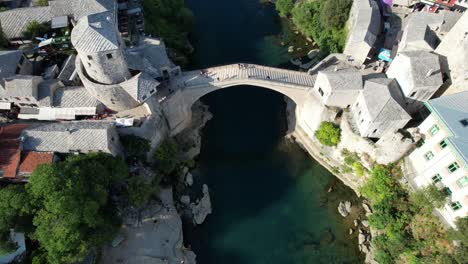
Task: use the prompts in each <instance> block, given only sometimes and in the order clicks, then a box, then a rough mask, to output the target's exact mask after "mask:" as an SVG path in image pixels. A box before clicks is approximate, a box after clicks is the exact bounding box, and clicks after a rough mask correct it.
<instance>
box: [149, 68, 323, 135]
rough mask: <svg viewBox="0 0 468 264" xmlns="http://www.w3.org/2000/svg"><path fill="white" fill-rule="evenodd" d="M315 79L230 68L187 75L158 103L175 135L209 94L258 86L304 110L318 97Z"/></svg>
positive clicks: (169, 86)
mask: <svg viewBox="0 0 468 264" xmlns="http://www.w3.org/2000/svg"><path fill="white" fill-rule="evenodd" d="M315 78H316V76H315V75H310V74H308V73H305V72H299V71H292V70H285V69H279V68H274V67H266V66H261V65H255V64H242V63H241V64H230V65H225V66H219V67H213V68H207V69H203V70H198V71H189V72H183V73H182V74H181V75H179V76H177V77H175V78H173V79H172V80H171V81H170V82H169V83H168V84H167V85H166V86H163V87H162V88H161V92H160V93H159V97H158V99H159V100H160V102H161V104H162V107H163V111H164V113H165V115H166V118H167V120H168V123H169V127H170V130H171V134H173V135H174V134H177V133H179V132H180V131H182V130H183V129H184V128H185V127H187V125H188V124H190V120H191V116H192V113H191V108H192V105H193V104H194V103H195V102H196V101H198V100H199V99H200V98H201V97H203V96H204V95H206V94H208V93H211V92H214V91H217V90H220V89H223V88H228V87H232V86H239V85H249V86H257V87H263V88H267V89H270V90H274V91H276V92H279V93H281V94H283V95H285V96H287V97H288V98H290V99H291V100H292V101H294V102H295V103H296V106H297V107H300V106H302V105H303V104H304V103H306V101H307V100H308V99H309V98H310V97H314V96H316V95H312V94H311V93H312V92H311V91H313V89H312V88H313V87H314V83H315ZM247 96H248V95H247ZM315 100H316V99H315Z"/></svg>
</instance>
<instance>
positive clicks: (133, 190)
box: [128, 175, 155, 208]
mask: <svg viewBox="0 0 468 264" xmlns="http://www.w3.org/2000/svg"><path fill="white" fill-rule="evenodd" d="M154 189H155V188H153V187H152V186H151V185H150V184H148V183H147V182H146V181H145V179H144V178H143V176H140V175H137V176H133V177H131V178H130V179H129V180H128V198H129V201H130V204H131V205H132V206H134V207H136V208H141V207H143V205H145V203H146V202H147V201H148V199H149V198H150V196H151V194H152V193H153V191H154Z"/></svg>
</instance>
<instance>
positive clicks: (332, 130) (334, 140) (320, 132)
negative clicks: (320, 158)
mask: <svg viewBox="0 0 468 264" xmlns="http://www.w3.org/2000/svg"><path fill="white" fill-rule="evenodd" d="M340 136H341V129H340V128H339V127H338V126H337V125H335V124H334V123H332V122H322V123H321V124H320V127H319V129H317V131H315V137H316V138H317V139H318V141H319V142H320V143H321V144H322V145H325V146H336V145H338V143H340Z"/></svg>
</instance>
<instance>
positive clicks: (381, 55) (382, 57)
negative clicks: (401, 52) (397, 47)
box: [378, 48, 393, 62]
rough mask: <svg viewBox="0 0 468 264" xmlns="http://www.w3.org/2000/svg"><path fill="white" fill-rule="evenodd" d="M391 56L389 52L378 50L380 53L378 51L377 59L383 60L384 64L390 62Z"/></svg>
mask: <svg viewBox="0 0 468 264" xmlns="http://www.w3.org/2000/svg"><path fill="white" fill-rule="evenodd" d="M391 56H392V55H391V51H390V50H388V49H384V48H382V49H380V51H379V56H378V58H379V59H380V60H383V61H386V62H392V61H393V59H392V58H391Z"/></svg>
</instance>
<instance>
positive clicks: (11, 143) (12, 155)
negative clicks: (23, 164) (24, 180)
mask: <svg viewBox="0 0 468 264" xmlns="http://www.w3.org/2000/svg"><path fill="white" fill-rule="evenodd" d="M27 127H29V125H28V124H11V125H6V126H0V176H3V177H7V178H14V177H16V172H17V169H18V166H19V163H20V158H21V149H20V145H21V142H20V140H19V136H20V135H21V132H22V131H23V129H25V128H27Z"/></svg>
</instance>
